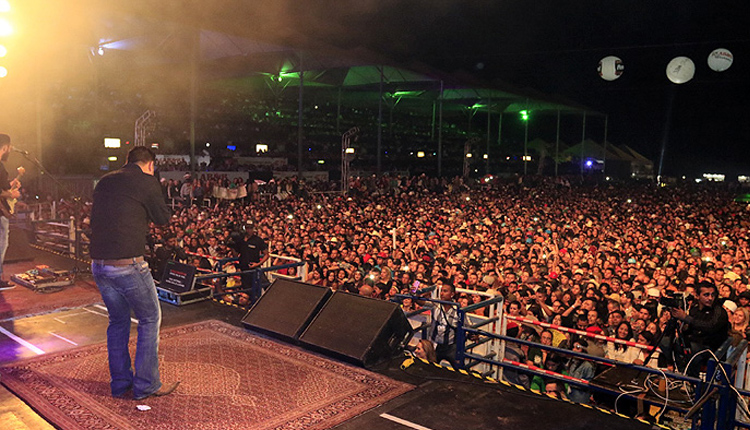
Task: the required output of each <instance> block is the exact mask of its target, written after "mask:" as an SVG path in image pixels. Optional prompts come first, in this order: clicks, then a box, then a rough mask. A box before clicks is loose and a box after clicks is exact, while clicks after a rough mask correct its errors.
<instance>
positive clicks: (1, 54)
mask: <svg viewBox="0 0 750 430" xmlns="http://www.w3.org/2000/svg"><path fill="white" fill-rule="evenodd" d="M7 54H8V49H6V48H5V47H4V46H3V45H0V58H2V57H5V56H6V55H7Z"/></svg>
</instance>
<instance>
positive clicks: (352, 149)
mask: <svg viewBox="0 0 750 430" xmlns="http://www.w3.org/2000/svg"><path fill="white" fill-rule="evenodd" d="M344 152H346V153H347V154H354V148H352V147H349V148H346V151H344Z"/></svg>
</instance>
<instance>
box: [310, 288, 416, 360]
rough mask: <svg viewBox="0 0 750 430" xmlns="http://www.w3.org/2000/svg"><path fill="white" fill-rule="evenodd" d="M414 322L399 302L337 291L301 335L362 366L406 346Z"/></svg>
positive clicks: (319, 347) (313, 344) (316, 347)
mask: <svg viewBox="0 0 750 430" xmlns="http://www.w3.org/2000/svg"><path fill="white" fill-rule="evenodd" d="M410 333H411V325H410V324H409V321H408V320H407V319H406V316H405V315H404V312H403V311H402V310H401V307H399V305H398V304H396V303H393V302H388V301H384V300H378V299H372V298H368V297H363V296H358V295H356V294H350V293H342V292H336V293H334V294H333V297H331V299H330V300H329V301H328V303H326V304H325V306H323V309H321V311H320V313H319V314H318V316H316V317H315V319H314V320H313V321H312V323H310V326H309V327H308V328H307V330H305V332H304V333H303V334H302V336H301V337H300V342H301V343H302V344H303V345H304V346H306V347H308V348H310V349H313V350H316V351H319V352H322V353H324V354H328V355H331V356H334V357H336V358H339V359H341V360H344V361H348V362H351V363H354V364H357V365H360V366H365V367H370V366H371V365H373V364H376V363H378V362H381V361H383V360H386V359H389V358H391V357H392V356H393V354H394V353H395V352H396V351H398V350H399V349H401V348H403V344H404V342H405V340H406V339H407V338H408V336H409V335H410Z"/></svg>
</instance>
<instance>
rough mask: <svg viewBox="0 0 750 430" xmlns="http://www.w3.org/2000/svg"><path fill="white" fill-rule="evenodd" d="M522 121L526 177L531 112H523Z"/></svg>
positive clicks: (524, 171)
mask: <svg viewBox="0 0 750 430" xmlns="http://www.w3.org/2000/svg"><path fill="white" fill-rule="evenodd" d="M519 113H520V114H521V121H523V175H524V176H526V170H527V161H526V160H527V159H528V158H529V150H528V146H529V111H527V110H522V111H521V112H519Z"/></svg>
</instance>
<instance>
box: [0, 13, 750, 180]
mask: <svg viewBox="0 0 750 430" xmlns="http://www.w3.org/2000/svg"><path fill="white" fill-rule="evenodd" d="M14 3H15V4H16V5H17V6H18V8H19V9H22V8H28V9H29V10H30V11H32V12H33V13H29V18H28V22H27V23H26V24H27V28H28V31H27V33H26V36H31V35H32V34H33V33H34V32H38V33H39V34H40V35H39V36H34V38H35V40H37V41H43V43H42V42H40V43H39V44H38V45H40V46H43V47H45V50H41V49H38V50H37V51H35V52H32V53H31V54H24V58H31V57H33V58H35V61H33V62H32V61H27V63H28V64H29V67H30V68H31V69H39V68H40V67H39V66H41V65H42V63H40V61H42V60H40V59H47V60H46V62H47V64H44V68H45V69H49V70H51V71H50V72H49V73H54V74H55V76H56V77H58V78H60V79H76V78H79V79H80V78H81V77H82V76H84V75H86V73H89V72H87V70H88V69H86V68H80V67H70V66H69V65H68V63H69V61H70V58H72V56H71V55H70V52H72V51H73V48H75V51H76V52H78V51H80V52H84V53H85V52H86V50H85V49H83V48H81V47H82V46H84V47H85V46H86V45H85V44H86V43H92V42H93V43H94V44H95V43H96V41H98V40H99V37H101V36H102V35H105V34H106V33H108V32H109V31H110V28H109V27H108V26H107V22H108V21H107V20H106V19H105V18H106V17H107V16H111V15H113V14H121V15H122V16H135V17H144V18H148V19H150V20H156V21H157V22H165V23H166V22H179V23H181V24H187V25H190V26H194V27H199V28H204V29H209V30H217V31H223V32H227V33H230V34H236V35H239V36H246V37H249V38H255V39H259V40H262V41H265V42H270V43H277V44H282V45H287V46H299V45H304V44H307V43H310V41H312V40H315V41H320V42H324V43H326V44H330V45H334V46H338V47H340V48H344V49H353V48H357V47H365V48H368V49H370V50H372V51H375V52H378V53H381V54H383V55H385V56H387V57H389V58H392V59H393V60H395V61H396V62H400V63H403V64H407V63H409V62H414V61H416V62H422V63H425V64H427V65H429V66H433V67H435V68H438V69H440V70H444V71H446V72H451V73H452V72H468V73H471V74H473V75H474V76H476V77H478V78H480V79H482V80H484V81H486V82H493V81H496V80H501V81H503V82H507V83H509V84H511V85H513V86H514V87H518V88H533V89H536V90H539V91H542V92H544V93H546V94H550V95H552V96H562V97H564V98H566V99H568V100H571V101H572V102H576V103H578V104H582V105H585V106H587V107H590V108H591V109H593V110H596V111H598V112H603V113H606V114H608V115H609V134H608V140H609V141H610V142H612V143H614V144H616V145H629V146H631V147H633V148H635V149H636V150H638V151H640V152H641V153H642V154H643V155H645V156H647V157H648V158H650V159H651V160H653V161H654V162H655V165H656V166H657V167H658V163H659V155H660V151H661V147H662V143H666V152H665V158H664V171H663V173H664V174H665V175H674V176H677V175H683V174H688V175H691V174H692V175H697V174H700V173H703V172H707V171H711V172H718V173H727V174H732V173H739V174H750V151H748V150H747V148H748V147H750V97H749V96H750V83H749V82H750V2H748V1H746V0H735V1H723V0H715V1H677V0H659V1H653V0H620V1H615V0H597V1H592V0H577V1H560V0H537V1H533V2H529V1H522V0H461V1H459V0H451V1H446V0H377V1H376V0H304V1H300V0H210V1H209V0H161V1H156V2H154V1H153V0H112V1H108V2H101V1H99V0H71V1H70V2H65V3H59V4H55V5H51V4H50V3H49V2H48V1H47V0H28V1H23V2H21V1H18V0H14ZM32 4H33V5H36V6H37V7H36V9H32V8H31V7H30V5H32ZM27 5H29V6H27ZM53 6H54V7H53ZM22 36H23V35H22ZM62 43H65V44H66V45H67V46H72V47H73V48H65V49H61V45H62ZM717 48H725V49H728V50H730V51H731V52H732V53H733V55H734V63H733V65H732V66H731V68H729V69H728V70H727V71H725V72H721V73H718V72H714V71H712V70H710V69H709V68H708V65H707V63H706V59H707V56H708V55H709V53H710V52H711V51H712V50H714V49H717ZM19 51H23V50H19ZM608 55H615V56H618V57H620V58H621V59H622V60H623V62H624V64H625V71H624V74H623V75H622V76H621V77H620V78H619V79H618V80H616V81H613V82H607V81H604V80H602V79H601V78H600V77H599V76H598V74H597V70H596V69H597V64H598V62H599V60H600V59H601V58H603V57H605V56H608ZM79 56H80V57H81V58H83V60H85V61H86V62H90V59H86V57H85V54H81V55H79ZM675 56H687V57H690V58H691V59H692V60H693V62H694V63H695V66H696V71H695V77H694V78H693V80H692V81H690V82H688V83H685V84H682V85H676V84H672V83H670V82H669V81H668V80H667V77H666V73H665V69H666V65H667V63H668V62H669V61H670V60H671V59H672V58H674V57H675ZM32 66H33V67H32ZM88 68H90V67H88ZM32 84H33V82H32ZM15 85H16V84H15V83H14V86H15ZM30 85H31V84H30ZM32 86H33V85H32ZM6 87H8V85H6ZM12 89H13V88H5V89H4V92H5V93H8V92H9V91H10V90H12ZM32 94H33V93H32ZM0 96H1V95H0ZM7 97H11V95H8V96H7ZM11 98H12V100H13V101H14V103H16V104H17V103H18V100H24V99H28V98H29V97H24V96H23V95H19V96H15V95H12V97H11ZM0 120H2V118H0ZM554 121H555V120H554V114H551V115H547V118H539V117H537V116H534V115H532V120H531V122H530V126H529V127H530V138H532V139H533V138H535V137H541V138H543V139H545V140H548V141H553V140H554V134H551V135H550V131H549V130H550V129H554V125H552V126H550V122H552V123H554ZM576 121H577V120H576ZM27 122H28V120H26V119H24V120H23V121H20V120H19V121H12V120H11V119H8V120H7V121H5V123H8V124H17V123H27ZM542 122H544V124H541V123H542ZM0 125H3V121H0ZM5 127H6V129H7V128H9V127H8V126H7V125H5ZM542 130H543V131H542ZM586 134H587V137H590V138H592V139H594V140H595V141H598V142H601V141H602V138H603V120H602V119H601V118H591V119H590V121H587V133H586ZM580 139H581V128H580V127H578V128H576V126H568V127H565V129H564V130H563V135H562V140H563V141H564V142H566V143H568V144H575V143H578V142H579V141H580Z"/></svg>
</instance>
